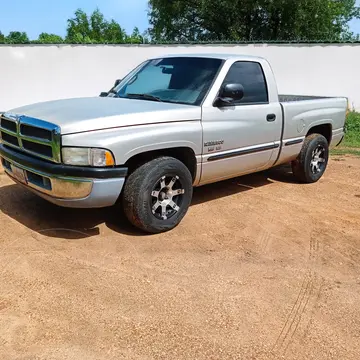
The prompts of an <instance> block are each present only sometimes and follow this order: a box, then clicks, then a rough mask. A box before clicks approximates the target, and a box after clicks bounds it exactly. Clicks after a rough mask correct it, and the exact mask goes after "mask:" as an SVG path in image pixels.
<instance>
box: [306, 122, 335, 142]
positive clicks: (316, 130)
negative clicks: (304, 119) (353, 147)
mask: <svg viewBox="0 0 360 360" xmlns="http://www.w3.org/2000/svg"><path fill="white" fill-rule="evenodd" d="M312 134H320V135H323V136H324V137H325V138H326V140H327V141H328V144H329V145H330V143H331V140H332V125H331V124H330V123H324V124H320V125H315V126H312V127H311V128H310V129H309V131H308V132H307V134H306V136H309V135H312Z"/></svg>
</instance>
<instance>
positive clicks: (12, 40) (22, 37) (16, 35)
mask: <svg viewBox="0 0 360 360" xmlns="http://www.w3.org/2000/svg"><path fill="white" fill-rule="evenodd" d="M5 42H6V43H7V44H28V43H30V40H29V38H28V36H27V34H26V33H25V32H20V31H10V33H9V35H8V36H7V37H6V39H5Z"/></svg>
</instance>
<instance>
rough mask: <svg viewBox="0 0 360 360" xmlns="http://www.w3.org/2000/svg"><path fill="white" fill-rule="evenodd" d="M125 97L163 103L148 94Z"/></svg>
mask: <svg viewBox="0 0 360 360" xmlns="http://www.w3.org/2000/svg"><path fill="white" fill-rule="evenodd" d="M126 96H127V97H131V98H135V99H145V100H153V101H159V102H163V101H162V100H161V99H160V98H159V97H157V96H154V95H150V94H126Z"/></svg>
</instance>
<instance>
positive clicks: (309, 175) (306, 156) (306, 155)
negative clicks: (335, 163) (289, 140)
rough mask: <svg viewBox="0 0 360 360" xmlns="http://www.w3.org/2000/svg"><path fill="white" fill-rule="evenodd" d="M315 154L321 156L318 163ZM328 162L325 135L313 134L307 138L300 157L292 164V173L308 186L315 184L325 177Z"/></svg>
mask: <svg viewBox="0 0 360 360" xmlns="http://www.w3.org/2000/svg"><path fill="white" fill-rule="evenodd" d="M315 152H316V153H318V154H321V155H319V157H318V159H319V160H318V161H317V160H316V159H317V158H316V157H314V153H315ZM313 160H314V161H316V162H317V165H314V162H313ZM320 161H321V162H320ZM328 161H329V143H328V141H327V140H326V138H325V137H324V136H323V135H320V134H311V135H309V136H307V137H306V138H305V141H304V144H303V146H302V149H301V151H300V154H299V156H298V157H297V159H296V160H295V161H293V162H292V164H291V165H292V171H293V174H294V176H295V178H296V179H297V180H298V181H300V182H303V183H307V184H311V183H315V182H317V181H319V180H320V179H321V177H322V176H323V175H324V173H325V171H326V168H327V164H328Z"/></svg>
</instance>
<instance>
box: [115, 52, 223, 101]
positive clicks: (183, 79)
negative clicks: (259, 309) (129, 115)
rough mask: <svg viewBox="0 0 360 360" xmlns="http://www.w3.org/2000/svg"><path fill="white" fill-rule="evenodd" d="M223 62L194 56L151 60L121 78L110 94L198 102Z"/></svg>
mask: <svg viewBox="0 0 360 360" xmlns="http://www.w3.org/2000/svg"><path fill="white" fill-rule="evenodd" d="M222 62H223V61H222V60H221V59H211V58H195V57H169V58H162V59H155V60H150V61H147V62H145V63H144V64H143V65H141V66H140V67H138V68H137V69H135V70H134V71H133V72H131V73H130V74H129V75H128V76H127V77H126V78H125V79H123V80H122V81H121V83H120V84H119V85H118V86H117V87H115V89H113V91H112V93H113V95H112V96H117V97H120V98H131V99H141V100H148V101H163V102H173V103H180V104H188V105H200V104H201V102H202V100H203V99H204V97H205V95H206V94H207V92H208V90H209V88H210V86H211V84H212V82H213V81H214V79H215V76H216V74H217V72H218V70H219V68H220V66H221V64H222Z"/></svg>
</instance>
